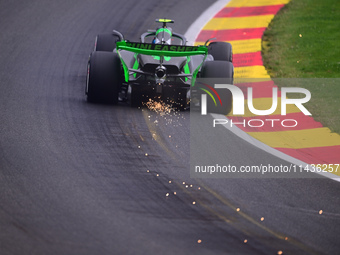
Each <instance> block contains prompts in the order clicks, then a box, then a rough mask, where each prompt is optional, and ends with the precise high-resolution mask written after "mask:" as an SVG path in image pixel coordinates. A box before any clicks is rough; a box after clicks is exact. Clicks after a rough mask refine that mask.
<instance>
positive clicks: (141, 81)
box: [85, 19, 234, 114]
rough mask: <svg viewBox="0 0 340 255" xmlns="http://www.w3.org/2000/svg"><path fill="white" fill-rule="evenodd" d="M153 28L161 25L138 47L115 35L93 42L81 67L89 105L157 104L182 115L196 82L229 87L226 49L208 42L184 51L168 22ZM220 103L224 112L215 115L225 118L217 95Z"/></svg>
mask: <svg viewBox="0 0 340 255" xmlns="http://www.w3.org/2000/svg"><path fill="white" fill-rule="evenodd" d="M156 22H157V23H161V24H162V25H161V26H159V27H158V28H157V29H155V30H148V31H147V32H145V33H143V34H142V35H141V37H140V42H130V41H128V40H125V38H124V36H123V35H122V34H121V33H120V32H118V31H116V30H113V31H112V33H110V34H100V35H98V36H97V37H96V40H95V47H94V51H93V52H92V53H91V54H90V57H89V60H88V65H87V79H86V90H85V92H86V96H87V100H88V101H89V102H97V103H113V104H116V103H118V102H120V101H122V102H129V103H130V104H131V105H133V106H141V105H143V103H145V102H147V101H148V100H161V101H163V102H166V103H168V104H171V105H172V106H173V107H175V108H177V109H180V110H185V109H188V108H189V107H190V101H191V94H192V93H193V92H195V93H197V91H198V90H197V89H196V90H195V89H194V90H193V88H196V87H198V86H196V87H195V84H196V82H195V81H196V78H227V79H229V81H228V83H229V84H230V83H232V81H233V75H234V68H233V64H232V46H231V44H230V43H227V42H215V41H212V39H209V40H207V41H206V43H205V45H201V46H190V45H187V39H186V38H185V37H184V36H183V35H181V34H178V33H175V32H173V31H172V28H171V27H169V26H168V24H169V23H174V20H171V19H156ZM207 86H209V85H207ZM209 87H210V88H212V87H211V86H209ZM212 89H213V88H212ZM213 90H214V89H213ZM205 91H206V90H205ZM214 92H216V90H214ZM221 98H222V99H223V101H224V102H225V106H224V107H223V109H222V110H220V111H222V112H221V113H224V114H226V113H228V112H229V111H230V108H231V94H230V93H227V92H225V91H224V92H223V93H222V94H221V93H219V99H220V101H221ZM214 101H215V100H214ZM221 103H222V101H221ZM215 104H216V102H215Z"/></svg>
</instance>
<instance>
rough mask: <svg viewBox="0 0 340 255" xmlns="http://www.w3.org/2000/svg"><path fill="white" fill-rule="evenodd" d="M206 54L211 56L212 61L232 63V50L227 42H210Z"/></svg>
mask: <svg viewBox="0 0 340 255" xmlns="http://www.w3.org/2000/svg"><path fill="white" fill-rule="evenodd" d="M208 54H211V55H212V56H213V57H214V60H222V61H229V62H233V48H232V46H231V44H230V43H228V42H211V43H210V44H209V46H208Z"/></svg>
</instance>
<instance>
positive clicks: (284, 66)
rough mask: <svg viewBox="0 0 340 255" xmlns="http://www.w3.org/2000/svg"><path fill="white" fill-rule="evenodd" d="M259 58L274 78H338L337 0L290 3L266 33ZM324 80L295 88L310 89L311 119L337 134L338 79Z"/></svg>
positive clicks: (339, 26)
mask: <svg viewBox="0 0 340 255" xmlns="http://www.w3.org/2000/svg"><path fill="white" fill-rule="evenodd" d="M262 55H263V62H264V65H265V67H266V68H267V70H268V72H269V74H270V75H271V77H273V78H340V2H339V0H292V1H291V2H290V3H289V4H287V5H286V6H285V7H283V8H282V9H281V10H280V12H279V13H278V14H277V15H276V16H275V18H274V19H273V21H272V22H271V24H270V25H269V27H268V29H267V30H266V31H265V34H264V36H263V43H262ZM327 80H328V79H327ZM327 80H323V81H321V80H315V82H311V80H309V82H308V83H307V82H305V83H304V86H301V85H297V86H298V87H304V88H306V89H309V90H310V92H311V94H312V100H311V102H310V103H308V104H307V105H306V107H308V110H310V111H311V112H312V114H313V117H314V118H315V119H316V120H317V121H320V122H321V123H322V124H323V125H324V126H327V127H329V128H330V129H331V130H332V131H334V132H337V133H340V103H339V99H338V97H339V96H340V79H337V80H335V81H334V80H328V81H327ZM319 83H320V84H319ZM322 84H324V85H322ZM278 85H279V86H280V84H278ZM283 86H284V85H283Z"/></svg>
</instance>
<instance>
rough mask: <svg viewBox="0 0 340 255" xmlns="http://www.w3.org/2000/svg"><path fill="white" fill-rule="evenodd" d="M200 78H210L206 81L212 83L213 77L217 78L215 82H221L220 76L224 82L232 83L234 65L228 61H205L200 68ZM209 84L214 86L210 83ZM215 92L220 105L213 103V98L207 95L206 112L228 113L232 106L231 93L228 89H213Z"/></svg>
mask: <svg viewBox="0 0 340 255" xmlns="http://www.w3.org/2000/svg"><path fill="white" fill-rule="evenodd" d="M201 77H202V78H211V79H209V80H207V81H209V82H211V83H214V79H215V78H219V79H218V80H216V82H218V83H221V78H223V81H222V82H223V83H224V84H233V79H234V66H233V64H232V63H230V62H228V61H206V62H205V63H204V64H203V66H202V70H201ZM211 86H214V85H213V84H211ZM215 90H216V92H217V94H218V95H219V96H220V98H221V101H222V105H220V104H219V101H217V99H216V101H217V102H218V104H217V107H216V106H215V103H214V101H213V99H211V98H210V97H209V96H208V97H207V109H208V112H213V113H219V114H224V115H226V114H228V113H229V112H230V111H231V107H232V94H231V92H230V91H229V90H228V89H215Z"/></svg>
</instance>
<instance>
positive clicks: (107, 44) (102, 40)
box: [94, 34, 119, 52]
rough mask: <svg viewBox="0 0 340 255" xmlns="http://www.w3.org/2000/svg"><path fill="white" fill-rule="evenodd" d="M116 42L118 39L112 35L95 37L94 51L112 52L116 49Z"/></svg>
mask: <svg viewBox="0 0 340 255" xmlns="http://www.w3.org/2000/svg"><path fill="white" fill-rule="evenodd" d="M117 41H119V37H118V36H117V35H114V34H101V35H97V38H96V43H95V49H94V50H95V51H110V52H112V51H113V50H114V49H115V48H116V42H117Z"/></svg>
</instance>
